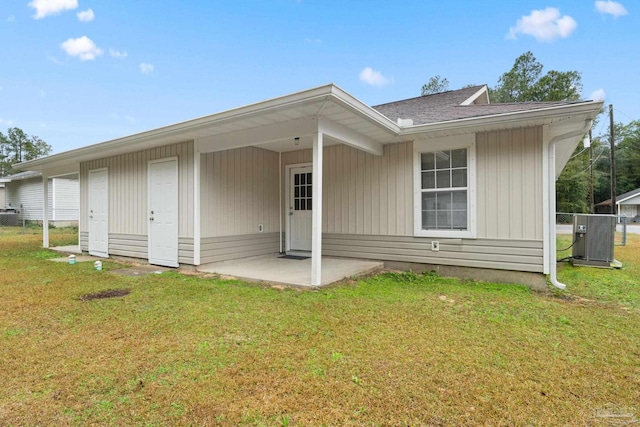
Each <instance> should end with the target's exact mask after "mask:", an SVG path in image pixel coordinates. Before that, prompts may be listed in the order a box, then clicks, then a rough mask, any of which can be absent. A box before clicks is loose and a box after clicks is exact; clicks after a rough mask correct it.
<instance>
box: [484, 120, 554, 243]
mask: <svg viewBox="0 0 640 427" xmlns="http://www.w3.org/2000/svg"><path fill="white" fill-rule="evenodd" d="M476 155H477V159H478V160H477V176H478V184H477V185H478V187H477V200H478V213H477V227H478V230H477V237H478V238H487V239H516V240H531V239H532V240H542V239H543V229H542V227H543V215H544V212H543V209H542V198H543V188H542V186H543V179H542V155H543V153H542V128H541V127H530V128H518V129H511V130H503V131H495V132H484V133H478V134H477V135H476Z"/></svg>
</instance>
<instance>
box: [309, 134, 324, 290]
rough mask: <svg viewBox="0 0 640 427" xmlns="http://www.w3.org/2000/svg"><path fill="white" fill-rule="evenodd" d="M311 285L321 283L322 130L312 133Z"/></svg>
mask: <svg viewBox="0 0 640 427" xmlns="http://www.w3.org/2000/svg"><path fill="white" fill-rule="evenodd" d="M312 176H313V194H312V200H313V209H312V227H311V286H320V284H321V283H322V132H317V133H315V134H314V135H313V175H312Z"/></svg>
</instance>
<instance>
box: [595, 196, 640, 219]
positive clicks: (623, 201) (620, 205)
mask: <svg viewBox="0 0 640 427" xmlns="http://www.w3.org/2000/svg"><path fill="white" fill-rule="evenodd" d="M595 210H596V212H597V213H611V199H607V200H605V201H604V202H600V203H598V204H596V205H595ZM616 212H617V213H618V215H620V216H621V217H623V216H624V217H627V218H628V221H631V222H640V188H636V189H635V190H632V191H628V192H626V193H624V194H620V195H619V196H616Z"/></svg>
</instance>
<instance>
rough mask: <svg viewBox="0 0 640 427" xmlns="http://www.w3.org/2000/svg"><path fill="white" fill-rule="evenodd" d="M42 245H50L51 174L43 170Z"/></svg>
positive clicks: (45, 246)
mask: <svg viewBox="0 0 640 427" xmlns="http://www.w3.org/2000/svg"><path fill="white" fill-rule="evenodd" d="M23 215H24V213H23ZM42 247H43V248H48V247H49V176H48V175H47V173H46V172H45V171H43V172H42Z"/></svg>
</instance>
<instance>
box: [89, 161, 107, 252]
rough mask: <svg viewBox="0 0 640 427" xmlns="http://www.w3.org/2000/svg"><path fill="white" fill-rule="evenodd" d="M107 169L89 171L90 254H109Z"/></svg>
mask: <svg viewBox="0 0 640 427" xmlns="http://www.w3.org/2000/svg"><path fill="white" fill-rule="evenodd" d="M108 177H109V175H108V173H107V170H106V169H96V170H90V171H89V254H90V255H95V256H99V257H104V258H106V257H108V256H109V187H108Z"/></svg>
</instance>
